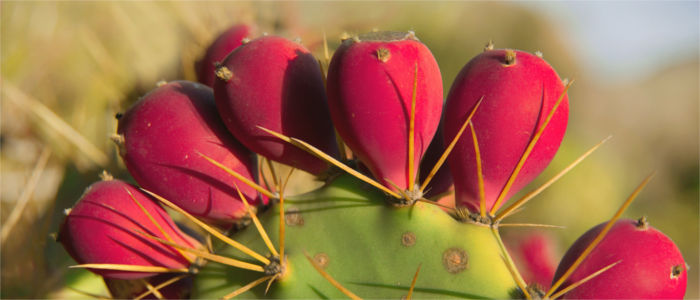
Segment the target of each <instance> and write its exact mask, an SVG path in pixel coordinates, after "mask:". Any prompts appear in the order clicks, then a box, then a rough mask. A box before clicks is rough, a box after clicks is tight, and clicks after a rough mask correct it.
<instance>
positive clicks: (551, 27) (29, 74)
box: [0, 1, 700, 298]
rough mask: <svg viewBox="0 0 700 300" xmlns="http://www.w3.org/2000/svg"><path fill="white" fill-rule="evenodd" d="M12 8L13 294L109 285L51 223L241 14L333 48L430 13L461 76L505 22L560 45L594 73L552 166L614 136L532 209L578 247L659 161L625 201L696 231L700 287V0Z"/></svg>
mask: <svg viewBox="0 0 700 300" xmlns="http://www.w3.org/2000/svg"><path fill="white" fill-rule="evenodd" d="M0 12H1V16H0V21H1V25H0V30H1V31H2V32H1V43H2V48H1V61H0V63H1V66H2V77H1V85H0V89H1V90H2V94H1V99H2V106H1V107H2V117H1V120H0V121H1V123H0V124H1V126H2V128H1V131H0V133H1V135H0V147H1V148H0V151H1V158H0V164H1V167H2V173H1V179H2V186H1V189H2V190H1V197H2V199H1V200H2V201H1V202H0V204H1V207H0V208H1V221H2V258H1V263H2V274H1V276H2V281H1V284H2V285H1V287H0V297H1V298H76V297H81V294H79V293H76V292H75V291H73V290H72V289H78V290H81V291H86V292H92V293H96V294H99V295H106V292H105V291H104V288H103V286H102V285H100V284H99V279H98V278H96V277H93V276H89V275H85V272H81V271H73V270H68V269H67V266H69V265H71V264H73V263H74V262H72V260H71V259H70V258H69V257H68V256H67V254H66V253H65V252H64V251H63V249H62V248H61V247H60V246H59V245H57V244H56V243H55V242H53V240H52V239H51V233H53V232H55V231H56V230H57V227H58V224H59V223H60V221H61V220H62V216H63V210H64V209H65V208H69V207H71V206H72V205H73V203H74V202H75V201H76V200H77V199H78V198H79V197H80V195H81V193H82V191H83V190H84V188H85V187H87V186H88V185H89V184H91V183H92V182H94V181H96V180H98V176H97V174H98V173H99V172H101V171H102V170H103V169H106V170H108V171H109V172H111V173H113V174H115V176H116V177H121V178H128V175H127V174H126V172H125V170H124V167H123V165H122V164H121V162H120V161H119V159H118V158H117V155H116V153H115V148H114V147H113V146H112V144H111V143H110V141H109V135H110V134H111V133H113V132H114V131H115V128H116V122H115V120H114V119H113V116H114V114H115V113H116V112H118V111H120V110H123V109H125V108H127V107H128V106H129V105H130V104H131V103H133V102H134V101H135V100H136V99H137V98H138V97H139V96H140V95H143V94H144V93H146V92H147V91H149V90H150V89H151V88H153V87H155V83H156V82H157V81H159V80H175V79H183V78H184V79H190V80H192V79H193V78H194V77H193V62H194V60H195V59H197V58H198V57H199V56H200V55H201V54H202V51H203V49H204V48H205V47H206V45H207V43H208V42H210V41H211V40H212V39H213V38H214V37H215V36H216V34H218V33H219V32H221V31H222V30H224V29H225V28H227V27H228V26H230V25H232V24H235V23H238V22H247V23H254V24H256V25H257V26H258V27H259V28H260V30H261V32H269V33H274V34H279V35H282V36H285V37H288V38H295V37H300V38H301V40H302V42H303V43H304V44H305V45H306V46H307V47H308V48H310V49H311V50H312V51H314V53H316V54H317V55H318V56H319V57H322V56H323V54H322V53H323V51H322V45H323V43H322V38H323V34H324V33H325V34H326V35H327V36H328V41H329V45H330V47H331V48H335V47H336V46H337V45H338V43H339V37H340V36H341V34H342V33H343V32H348V33H361V32H364V31H369V30H372V29H382V30H414V31H416V34H417V35H418V37H419V38H420V39H421V40H422V41H423V42H424V43H425V44H427V45H428V47H429V48H430V49H431V50H432V51H433V54H434V55H435V57H436V59H437V61H438V63H439V64H440V67H441V70H442V75H443V80H444V86H445V94H447V91H448V90H449V86H450V84H451V82H452V80H453V78H454V77H455V75H456V74H457V72H458V71H459V70H460V69H461V67H462V66H463V65H464V64H465V63H466V62H467V61H468V60H469V59H471V58H472V57H473V56H474V55H476V54H478V53H479V52H480V51H481V50H482V48H483V46H484V45H485V44H486V42H487V41H489V40H493V41H494V42H495V44H496V47H503V48H505V47H507V48H517V49H522V50H526V51H531V52H534V51H538V50H539V51H542V52H543V53H544V58H545V59H547V60H548V61H549V62H550V63H551V64H552V65H553V66H554V67H555V68H556V69H557V71H558V73H559V74H560V76H561V77H563V78H572V79H575V80H576V83H575V84H574V86H573V87H572V89H571V90H570V101H571V104H570V106H571V115H570V125H569V130H568V132H567V136H566V138H565V140H564V142H563V145H562V148H561V151H560V153H559V154H558V155H557V157H556V158H555V160H554V162H553V163H552V164H551V165H550V167H549V168H548V169H547V171H545V173H544V174H543V175H542V176H540V178H539V179H538V180H537V182H535V183H534V184H535V185H536V184H537V183H538V182H539V183H541V182H543V181H544V180H546V179H547V178H549V177H550V176H552V175H553V174H554V173H555V172H557V171H558V170H560V169H562V168H563V167H564V166H566V165H567V164H568V163H569V162H571V161H572V160H573V159H574V158H576V157H577V156H578V155H580V154H581V153H583V152H584V151H585V150H586V149H588V148H589V147H591V146H592V145H594V144H595V143H597V142H598V141H599V140H601V139H603V138H605V137H607V136H608V135H611V134H612V135H613V139H612V140H611V141H609V142H608V143H607V144H606V145H604V146H603V147H602V148H601V149H600V150H598V152H597V153H595V154H593V155H592V156H591V157H590V158H588V159H587V160H586V161H585V162H583V163H582V164H581V165H580V166H579V167H577V168H576V169H574V170H573V171H572V172H571V173H570V174H568V175H567V176H565V177H564V178H563V179H562V180H561V181H560V182H558V183H556V184H555V185H553V186H552V187H551V188H550V189H549V190H547V191H546V192H545V193H543V194H542V195H540V196H538V197H537V198H536V199H535V200H533V201H532V202H531V203H530V204H529V205H528V206H527V207H526V209H525V210H524V211H523V212H521V213H519V214H518V215H517V216H516V217H515V218H514V222H515V221H518V222H529V223H542V224H555V225H561V226H565V227H566V228H565V229H552V230H550V231H551V232H552V234H553V235H554V236H556V237H557V239H558V240H559V243H560V244H559V246H560V247H559V248H560V250H561V251H563V250H564V249H566V247H568V245H570V244H571V243H572V242H573V240H575V239H576V238H577V237H578V236H579V235H580V234H582V233H583V232H584V231H586V230H587V229H588V228H590V227H592V226H594V225H596V224H599V223H601V222H603V221H605V220H606V219H607V218H609V217H610V216H612V214H613V213H614V211H615V210H616V209H617V207H618V206H619V205H620V204H621V203H622V202H623V201H624V199H625V198H626V197H627V196H628V195H629V193H630V192H631V191H632V190H633V189H634V188H635V187H636V185H637V184H639V182H641V180H642V179H643V178H644V177H645V176H646V175H648V174H649V173H651V172H652V171H654V170H656V171H658V174H657V175H656V177H655V178H654V180H653V181H652V182H651V184H650V185H649V186H648V187H647V188H646V189H645V190H644V191H643V192H642V193H641V195H640V196H639V198H638V199H637V200H636V202H635V203H634V204H633V205H632V206H631V207H630V209H629V210H628V211H627V212H626V213H625V217H629V218H638V217H640V216H642V215H646V216H647V217H648V218H649V220H650V222H651V224H652V225H653V226H655V227H656V228H658V229H660V230H662V231H663V232H664V233H666V234H667V235H668V236H670V237H671V238H672V239H673V240H674V241H675V242H676V243H677V244H678V246H679V247H680V248H681V251H682V252H683V255H684V257H685V259H686V261H687V262H688V264H689V265H690V270H689V277H688V284H689V286H688V292H687V295H686V296H687V298H698V297H700V294H699V293H698V284H697V283H698V280H699V279H698V270H700V266H699V265H698V257H699V253H698V245H699V241H698V236H699V231H698V225H699V220H698V214H699V207H698V180H699V179H698V172H699V170H698V136H699V134H698V96H699V95H698V85H699V84H698V83H699V77H698V70H699V65H698V43H699V42H698V3H697V2H694V1H688V2H594V3H587V2H560V3H554V2H532V3H530V2H517V3H515V2H513V3H511V2H351V3H342V2H300V3H297V2H260V3H248V2H189V1H188V2H117V1H113V2H40V1H39V2H14V1H3V2H1V3H0ZM298 181H299V182H302V181H303V180H302V179H298ZM533 186H534V185H533ZM531 188H532V187H530V189H531ZM527 189H528V188H526V190H527ZM506 230H507V231H508V232H507V233H508V234H517V233H518V231H519V230H523V229H517V228H512V229H511V228H509V229H504V231H506ZM560 254H562V253H560Z"/></svg>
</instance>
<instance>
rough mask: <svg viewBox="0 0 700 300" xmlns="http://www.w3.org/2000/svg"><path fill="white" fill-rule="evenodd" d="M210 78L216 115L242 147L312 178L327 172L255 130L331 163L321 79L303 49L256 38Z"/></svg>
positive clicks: (332, 140)
mask: <svg viewBox="0 0 700 300" xmlns="http://www.w3.org/2000/svg"><path fill="white" fill-rule="evenodd" d="M216 72H217V78H218V79H217V80H216V82H215V83H214V94H215V96H216V104H217V107H218V108H219V113H220V114H221V117H222V118H223V120H224V123H225V124H226V126H227V127H228V129H229V130H230V131H231V133H233V135H234V136H236V138H238V140H239V141H241V143H243V144H244V145H245V146H246V147H248V148H249V149H251V150H253V151H255V152H256V153H258V154H260V155H262V156H265V157H267V158H269V159H272V160H275V161H278V162H281V163H284V164H288V165H291V166H293V167H296V168H299V169H302V170H304V171H307V172H310V173H312V174H319V173H321V172H323V171H324V170H326V169H327V168H328V165H327V164H326V163H325V162H324V161H322V160H320V159H318V158H316V157H314V156H312V155H311V154H308V153H306V152H304V151H303V150H300V149H298V148H296V147H295V146H293V145H291V144H288V143H286V142H284V141H282V140H279V139H277V138H276V137H273V136H271V135H270V134H268V133H266V132H265V131H263V130H262V129H260V128H258V127H257V126H261V127H264V128H266V129H270V130H272V131H275V132H279V133H282V134H284V135H286V136H290V137H295V138H299V139H301V140H304V141H306V142H308V143H309V144H311V145H313V146H315V147H317V148H319V149H320V150H322V151H323V152H325V153H328V154H329V155H331V156H335V157H337V153H338V150H337V145H336V140H335V133H334V131H333V125H332V123H331V120H330V116H329V113H328V105H327V103H326V94H325V92H324V87H323V74H321V69H320V66H319V64H318V62H317V61H316V59H315V58H314V57H313V55H311V53H309V51H308V50H307V49H306V48H304V46H302V45H301V44H299V43H295V42H292V41H290V40H287V39H284V38H281V37H276V36H264V37H260V38H257V39H254V40H252V41H250V42H248V43H246V44H244V45H243V46H241V47H238V48H236V50H234V51H233V52H231V53H230V54H229V55H228V56H227V57H226V58H225V59H224V61H223V62H221V64H220V66H219V67H218V68H217V71H216Z"/></svg>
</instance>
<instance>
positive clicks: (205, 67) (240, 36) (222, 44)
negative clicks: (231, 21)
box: [195, 24, 252, 87]
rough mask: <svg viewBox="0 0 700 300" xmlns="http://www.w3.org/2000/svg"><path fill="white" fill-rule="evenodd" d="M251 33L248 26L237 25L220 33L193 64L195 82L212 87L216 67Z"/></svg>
mask: <svg viewBox="0 0 700 300" xmlns="http://www.w3.org/2000/svg"><path fill="white" fill-rule="evenodd" d="M251 31H252V28H251V27H250V26H248V25H246V24H239V25H234V26H232V27H231V28H229V29H228V30H226V31H224V32H223V33H221V34H220V35H219V36H218V37H217V38H216V39H215V40H214V42H212V43H211V45H210V46H209V48H207V50H206V53H205V54H204V57H202V59H200V60H198V61H197V62H196V63H195V69H196V71H197V81H199V82H201V83H202V84H204V85H207V86H209V87H212V86H214V81H215V80H216V74H215V71H216V65H217V64H218V63H220V62H221V61H222V60H224V58H225V57H226V55H228V54H229V53H231V51H233V49H236V48H237V47H238V46H240V45H241V44H243V40H244V39H246V38H248V37H249V35H250V32H251Z"/></svg>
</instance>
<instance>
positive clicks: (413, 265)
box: [58, 25, 687, 299]
mask: <svg viewBox="0 0 700 300" xmlns="http://www.w3.org/2000/svg"><path fill="white" fill-rule="evenodd" d="M251 32H253V30H252V29H251V27H249V26H247V25H237V26H234V27H232V28H231V29H230V30H228V31H226V32H225V33H223V34H222V35H221V36H220V37H219V38H218V39H216V40H215V41H214V42H213V44H212V45H211V47H210V48H209V49H208V50H207V52H206V54H205V55H204V57H203V58H202V60H200V61H198V62H197V72H198V79H199V81H200V83H195V82H189V81H173V82H168V83H165V82H162V83H159V84H158V86H157V87H156V88H155V89H154V90H153V91H151V92H149V93H148V94H146V95H145V96H143V97H142V98H141V99H139V101H138V102H136V103H135V104H134V105H133V106H132V107H131V108H129V109H128V110H126V111H125V112H123V113H120V114H118V115H117V118H118V129H117V132H116V134H114V135H113V140H114V141H115V143H116V144H117V146H118V149H119V154H120V156H121V158H122V159H123V161H124V163H125V165H126V168H127V169H128V171H129V172H130V174H131V175H132V176H133V179H134V180H135V182H136V183H137V184H138V186H135V185H131V184H129V183H126V182H124V181H121V180H118V179H114V178H111V176H109V175H108V174H105V176H104V178H103V180H102V181H99V182H96V183H94V184H93V185H92V186H90V187H89V188H88V189H87V190H86V192H85V193H84V195H83V196H82V197H81V198H80V199H79V200H78V202H77V203H76V204H75V206H74V207H73V208H72V209H70V210H67V216H66V218H65V221H64V222H63V225H62V226H61V230H60V232H59V234H58V241H59V242H61V243H62V244H63V245H64V247H65V248H66V251H67V252H68V253H69V254H70V255H71V256H72V257H73V258H74V259H75V260H76V261H77V262H78V265H76V266H74V267H79V268H87V269H88V270H90V271H93V272H95V273H97V274H99V275H102V276H103V277H104V279H105V282H106V283H107V286H108V287H109V289H110V291H111V293H112V294H113V296H115V297H120V298H137V299H141V298H222V299H228V298H232V297H235V296H239V295H240V296H242V297H245V298H344V297H350V298H354V299H357V298H360V297H367V298H396V299H398V298H402V297H403V298H409V299H410V298H412V297H417V298H443V297H457V298H499V299H503V298H527V299H533V298H538V299H539V298H547V299H555V298H682V297H683V296H684V294H685V287H686V275H687V267H686V264H685V262H684V260H683V258H682V256H681V254H680V252H679V251H678V249H677V247H676V246H675V245H674V244H673V242H672V241H671V240H670V239H669V238H668V237H666V236H665V235H664V234H662V233H661V232H660V231H658V230H657V229H654V228H653V227H651V226H650V225H649V223H648V221H647V220H646V219H644V218H643V219H640V220H629V219H620V216H621V215H622V213H623V211H624V210H625V208H626V207H627V206H629V205H630V203H631V201H632V200H633V199H634V197H635V196H636V194H637V193H639V192H640V190H641V189H642V187H643V186H644V185H645V184H646V183H647V182H648V179H647V180H645V181H644V182H643V183H642V184H641V185H640V186H639V187H638V188H637V189H636V190H635V191H634V192H633V193H632V195H631V196H630V197H629V198H628V199H627V200H626V201H625V202H624V203H623V205H622V207H621V208H620V210H619V211H618V212H617V214H615V216H612V218H610V217H609V216H603V217H601V218H600V219H602V220H606V219H607V221H606V222H604V223H602V224H600V225H598V226H596V227H594V228H592V229H591V230H590V231H588V232H587V233H585V234H584V235H583V236H582V237H580V238H579V239H578V240H577V241H576V242H575V243H574V244H573V245H572V246H571V248H570V249H569V250H568V251H567V253H566V255H565V256H564V258H563V259H562V260H561V262H560V263H559V265H558V267H556V264H557V263H556V258H554V257H552V254H551V250H549V248H548V247H550V246H551V245H550V244H551V241H549V240H547V239H546V238H543V237H538V236H534V237H528V238H527V239H522V240H520V241H519V243H516V244H513V243H512V242H511V241H508V240H505V241H504V239H503V238H502V237H501V235H500V233H499V228H500V226H501V225H503V224H504V223H501V222H502V221H503V220H504V219H505V218H507V217H509V216H511V215H512V214H514V213H516V212H517V211H518V209H519V208H520V207H522V206H523V205H524V204H526V203H527V201H529V200H530V199H532V198H533V197H534V196H535V195H537V194H538V193H539V192H540V191H542V190H543V189H544V188H546V187H547V186H549V185H550V184H552V183H553V182H554V181H556V179H558V178H559V177H561V176H562V175H563V174H564V173H566V171H567V170H568V169H570V168H571V167H573V166H574V165H575V164H577V163H578V162H580V161H581V160H582V159H583V158H585V157H586V156H587V155H589V154H590V153H591V152H593V150H595V149H596V148H597V147H598V146H599V145H600V143H599V144H598V145H596V146H595V147H593V148H591V149H590V150H589V151H587V152H585V153H584V154H583V155H582V156H581V157H580V158H579V159H577V160H576V161H575V162H574V163H572V164H571V165H570V167H567V168H566V169H565V170H564V171H562V172H560V173H559V174H557V175H556V176H555V177H554V178H552V179H551V180H549V181H547V182H546V183H545V184H544V185H543V186H541V187H539V188H537V189H535V190H533V191H531V192H530V193H527V194H526V195H525V196H523V197H522V198H520V199H511V198H512V197H513V195H515V193H517V192H518V191H520V190H521V189H523V188H524V187H525V186H526V185H527V184H528V183H529V182H530V181H532V180H533V179H534V178H535V177H536V176H538V175H539V173H540V172H542V170H543V169H544V168H545V167H546V166H547V165H548V164H549V162H550V161H551V160H552V158H553V157H554V155H555V153H556V152H557V150H558V148H559V145H560V143H561V141H562V139H563V137H564V133H565V131H566V127H567V121H568V112H569V105H568V96H567V90H568V89H569V87H570V86H571V82H569V81H568V80H562V79H561V78H560V77H559V75H557V73H556V72H555V71H554V69H553V68H552V67H551V66H550V65H549V64H548V63H547V62H546V61H545V60H543V59H542V57H541V55H537V54H530V53H528V52H524V51H518V50H512V49H494V47H493V44H491V43H489V45H487V47H486V48H485V49H484V51H483V52H482V53H481V54H479V55H477V56H476V57H474V58H472V59H471V60H470V61H469V62H468V63H467V64H466V65H465V66H464V68H463V69H462V71H461V72H460V73H459V75H458V76H457V77H456V78H455V79H454V82H453V84H452V86H451V88H450V90H449V93H447V97H446V100H444V98H443V87H442V77H441V74H440V69H439V68H438V65H437V62H436V60H435V58H434V57H433V55H432V53H431V52H430V50H429V49H428V47H427V46H426V45H425V44H423V43H422V42H421V41H420V40H419V39H418V37H416V35H415V33H413V32H370V33H366V34H360V35H356V36H351V37H349V38H346V39H344V40H343V41H342V42H341V44H340V46H339V47H338V48H337V49H336V50H335V53H334V54H333V56H332V59H330V61H326V62H325V63H324V62H323V61H322V60H320V59H317V58H315V57H314V56H313V55H312V54H311V52H310V51H309V50H308V49H306V48H305V47H304V46H303V45H302V44H301V43H299V42H296V41H291V40H288V39H286V38H283V37H279V36H273V35H263V36H260V37H257V38H256V37H254V36H249V35H251V34H252V33H251ZM326 66H327V74H326ZM443 103H444V104H443ZM601 143H602V142H601ZM270 161H274V162H276V163H275V164H273V163H270ZM276 164H285V165H288V166H291V167H292V169H291V170H292V171H293V170H295V169H299V170H301V171H304V172H307V173H310V174H312V175H315V176H316V179H317V180H319V181H323V185H322V186H321V187H320V188H318V189H316V190H313V191H310V192H307V193H302V194H297V195H287V194H286V189H285V188H286V187H287V185H288V180H289V177H290V176H292V172H289V174H287V175H286V176H283V175H284V174H277V173H278V172H276V171H275V165H276ZM448 164H449V165H448ZM278 171H279V170H278ZM452 189H454V196H453V200H454V203H452V204H444V202H442V201H438V200H440V198H442V196H444V195H446V194H448V195H449V194H450V191H451V190H452ZM164 207H168V208H169V209H170V212H171V213H176V214H178V215H179V216H180V218H182V219H185V220H187V221H188V224H190V225H191V226H196V227H197V228H196V229H197V230H192V229H191V228H189V229H188V228H185V227H183V226H184V225H176V223H175V222H174V221H173V220H172V219H171V216H169V215H168V212H167V211H166V210H165V209H164ZM506 245H508V247H506ZM516 262H517V263H516Z"/></svg>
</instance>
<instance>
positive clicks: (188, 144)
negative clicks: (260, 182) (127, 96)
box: [117, 81, 262, 224]
mask: <svg viewBox="0 0 700 300" xmlns="http://www.w3.org/2000/svg"><path fill="white" fill-rule="evenodd" d="M117 132H118V133H119V134H120V135H121V137H122V138H123V141H122V142H123V145H122V146H121V147H120V155H121V157H122V158H123V159H124V163H125V164H126V167H127V169H128V170H129V172H130V173H131V175H132V176H133V177H134V179H135V180H136V182H138V184H139V185H140V186H141V187H143V188H145V189H147V190H149V191H152V192H154V193H156V194H158V195H160V196H162V197H164V198H166V199H168V200H169V201H171V202H173V203H175V204H177V205H178V206H180V207H181V208H182V209H184V210H186V211H188V212H189V213H190V214H193V215H195V216H199V217H202V218H204V219H206V220H209V221H212V222H216V223H221V224H226V223H228V224H230V223H232V222H234V221H236V220H238V219H239V218H240V217H242V216H243V215H245V214H246V210H245V206H244V205H243V202H241V200H240V199H239V196H238V193H237V192H236V187H235V186H234V183H236V185H237V186H238V188H240V189H241V192H242V193H243V194H244V195H245V196H246V198H247V199H248V201H249V203H251V204H254V205H257V204H260V203H261V202H262V201H261V200H260V197H259V196H258V193H257V191H256V190H254V189H253V188H251V187H249V186H248V185H246V184H244V183H242V182H240V181H238V180H237V179H234V178H233V177H232V176H231V175H229V174H228V173H226V171H224V170H221V169H220V168H219V167H217V166H215V165H213V164H211V163H210V162H208V161H207V160H205V159H204V158H203V157H202V156H201V154H204V155H206V156H208V157H210V158H213V159H214V160H216V161H218V162H220V163H222V164H223V165H225V166H227V167H228V168H230V169H232V170H234V171H236V172H237V173H239V174H241V175H243V176H245V177H246V178H248V179H250V180H253V181H255V180H257V178H258V177H257V174H258V171H257V159H256V156H255V154H254V153H252V152H250V151H249V150H247V149H246V148H245V147H243V146H242V145H241V144H240V143H239V142H238V141H236V139H235V138H234V137H233V136H232V135H231V134H230V133H229V132H228V131H227V130H226V127H225V126H224V124H223V122H222V121H221V119H220V117H219V115H218V114H217V111H216V104H215V102H214V95H213V93H212V90H211V89H210V88H209V87H207V86H204V85H202V84H199V83H194V82H188V81H174V82H171V83H168V84H165V85H162V86H160V87H158V88H156V89H155V90H153V91H151V92H150V93H148V94H147V95H146V96H144V97H143V98H142V99H141V100H139V101H138V102H137V103H135V104H134V105H133V106H132V107H131V108H130V109H129V110H128V111H126V112H125V113H124V114H123V116H121V117H120V118H119V127H118V129H117Z"/></svg>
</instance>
